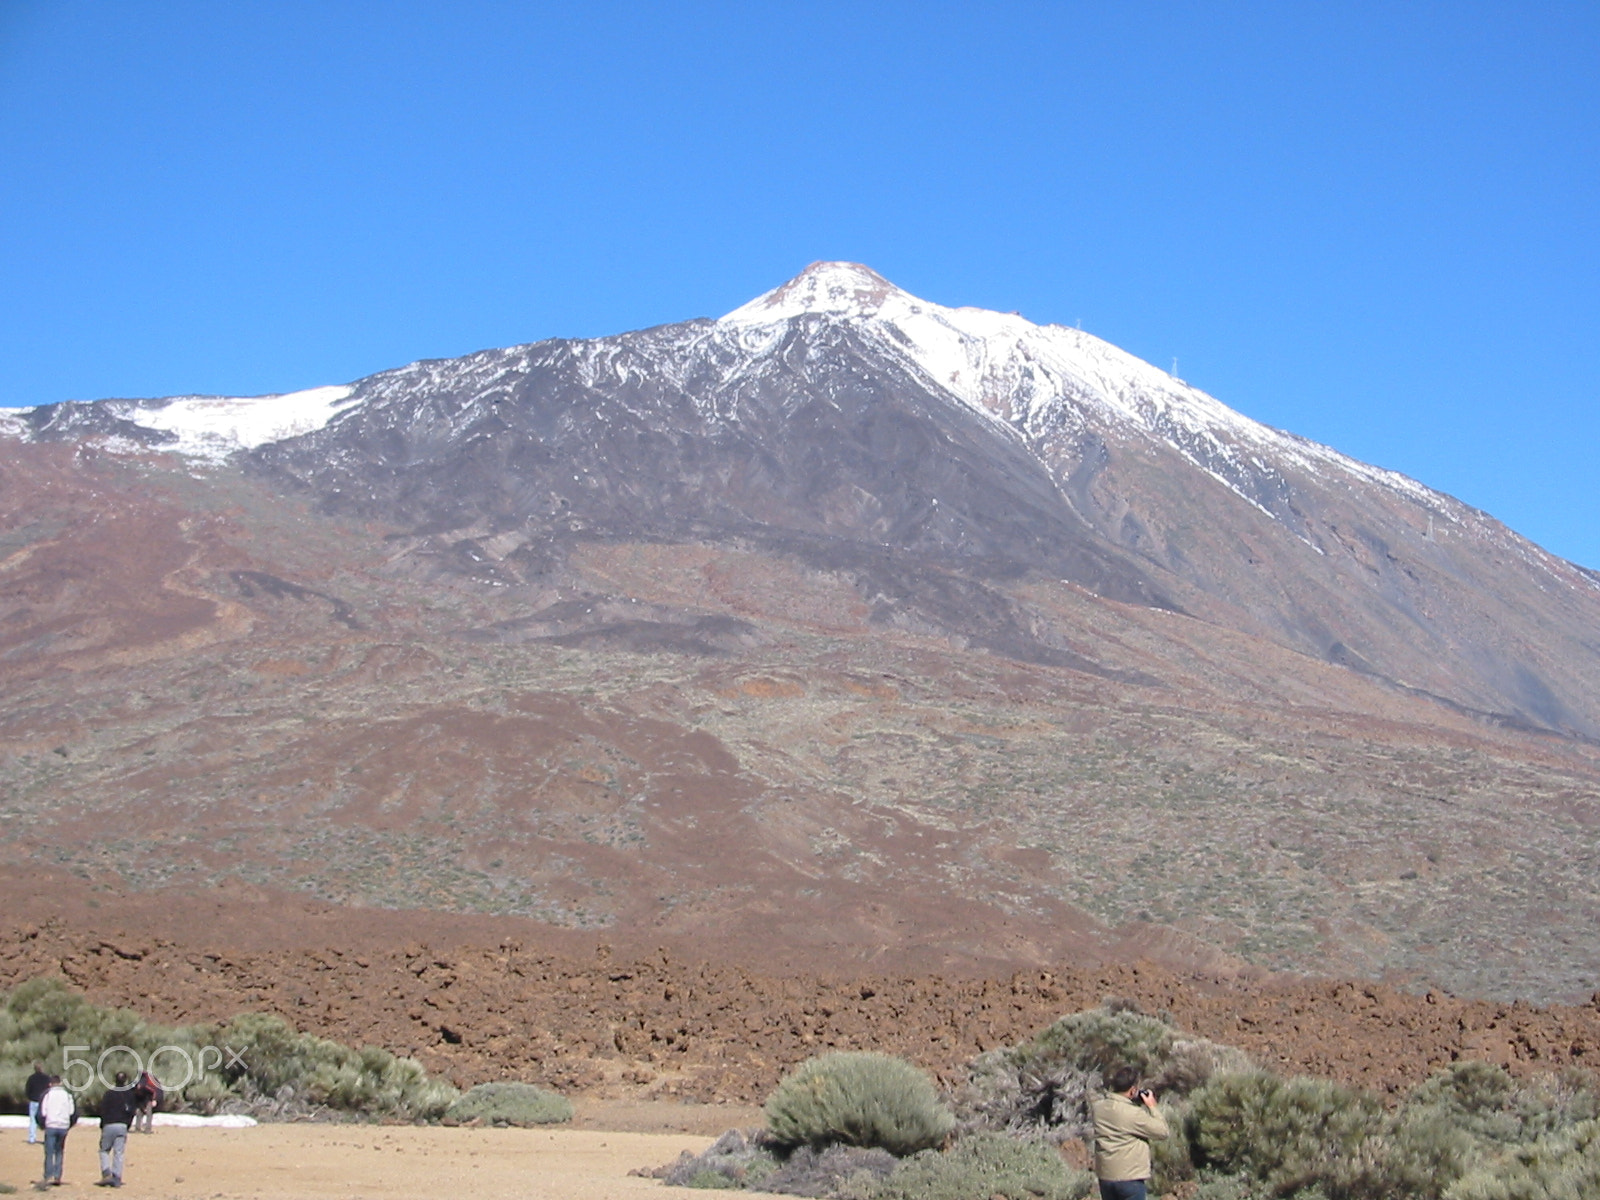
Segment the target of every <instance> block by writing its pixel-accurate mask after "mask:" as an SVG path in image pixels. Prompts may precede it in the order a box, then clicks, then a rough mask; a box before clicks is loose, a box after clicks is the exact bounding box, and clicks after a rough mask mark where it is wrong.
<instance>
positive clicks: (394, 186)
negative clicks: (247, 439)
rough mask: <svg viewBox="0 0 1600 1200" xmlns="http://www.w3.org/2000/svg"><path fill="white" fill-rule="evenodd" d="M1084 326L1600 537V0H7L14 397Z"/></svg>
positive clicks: (3, 209) (1595, 553)
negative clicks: (819, 300) (905, 295)
mask: <svg viewBox="0 0 1600 1200" xmlns="http://www.w3.org/2000/svg"><path fill="white" fill-rule="evenodd" d="M820 258H843V259H853V260H857V261H861V262H865V263H868V264H869V265H871V266H872V267H874V268H876V269H877V270H878V271H880V272H882V273H883V274H884V275H887V276H888V277H889V278H890V279H892V280H893V281H895V282H896V283H898V284H900V285H901V286H902V287H904V288H906V289H908V290H909V291H912V292H915V293H917V294H918V295H921V296H924V297H926V298H928V299H930V300H934V301H938V302H941V303H945V304H977V305H983V306H985V307H990V308H997V309H1003V310H1012V309H1015V310H1019V311H1021V312H1022V313H1023V314H1024V315H1026V316H1028V317H1030V318H1032V319H1034V320H1036V321H1041V322H1042V321H1060V322H1064V323H1072V322H1076V321H1079V320H1081V321H1082V322H1083V326H1084V328H1085V329H1088V330H1090V331H1092V332H1094V333H1097V334H1099V335H1101V336H1102V337H1105V338H1107V339H1109V340H1110V341H1112V342H1115V343H1117V344H1118V345H1121V346H1123V347H1125V348H1127V349H1129V350H1131V351H1133V352H1135V353H1137V354H1139V355H1141V356H1143V357H1145V358H1147V359H1149V360H1151V361H1152V362H1155V363H1157V364H1158V365H1161V366H1163V367H1167V366H1170V364H1171V360H1172V359H1173V358H1174V357H1176V358H1177V359H1178V360H1179V373H1180V374H1181V375H1182V376H1183V377H1184V378H1186V379H1188V380H1189V381H1190V382H1191V383H1195V384H1197V385H1199V386H1201V387H1203V388H1205V389H1206V390H1208V391H1210V392H1211V393H1212V394H1214V395H1216V396H1217V397H1218V398H1220V399H1221V400H1223V401H1224V402H1225V403H1227V404H1230V405H1232V406H1233V407H1235V408H1237V409H1240V410H1241V411H1243V412H1245V413H1248V414H1249V415H1251V416H1253V417H1256V418H1258V419H1260V420H1263V421H1267V422H1269V423H1270V424H1273V425H1277V426H1281V427H1283V428H1287V429H1291V430H1293V431H1295V432H1297V433H1302V434H1305V435H1307V436H1309V437H1313V438H1316V439H1318V440H1320V441H1325V442H1328V443H1330V444H1332V445H1334V446H1336V447H1338V448H1339V449H1341V450H1344V451H1346V452H1347V453H1350V454H1354V455H1355V456H1357V457H1359V458H1363V459H1366V460H1368V461H1370V462H1375V463H1378V464H1381V465H1383V466H1387V467H1393V468H1396V469H1398V470H1402V471H1405V472H1406V473H1408V474H1410V475H1414V476H1416V477H1417V478H1419V479H1421V480H1423V481H1424V482H1426V483H1428V484H1431V485H1433V486H1435V487H1439V488H1442V489H1443V490H1445V491H1448V492H1451V493H1453V494H1455V495H1457V496H1459V497H1461V498H1462V499H1464V500H1466V501H1467V502H1469V503H1472V504H1475V505H1477V506H1479V507H1481V508H1485V509H1487V510H1489V511H1490V512H1492V513H1494V514H1495V515H1496V516H1498V517H1500V518H1501V519H1502V520H1504V521H1506V522H1507V523H1508V524H1510V525H1511V526H1512V527H1513V528H1515V529H1517V530H1519V531H1520V532H1522V533H1525V534H1527V535H1528V536H1530V537H1532V538H1534V539H1535V540H1537V541H1539V542H1541V543H1543V544H1544V545H1546V546H1548V547H1549V548H1551V549H1552V550H1554V551H1555V552H1557V553H1559V554H1563V555H1565V556H1567V557H1570V558H1573V559H1575V560H1577V561H1579V562H1582V563H1585V564H1586V565H1590V566H1595V567H1600V489H1597V488H1596V486H1595V484H1594V483H1593V481H1592V475H1591V468H1592V460H1593V458H1594V451H1595V446H1596V441H1597V434H1600V406H1597V398H1600V397H1597V394H1596V392H1597V389H1596V383H1595V380H1596V368H1597V365H1600V364H1597V351H1600V4H1596V3H1595V2H1594V0H1587V2H1584V3H1571V4H1545V3H1538V2H1536V0H1535V2H1524V3H1517V4H1494V5H1487V4H1475V3H1471V2H1470V0H1460V2H1455V3H1440V4H1430V3H1395V2H1394V0H1388V2H1386V3H1382V4H1359V3H1331V2H1330V3H1295V2H1293V0H1279V2H1276V3H1260V4H1228V3H1168V4H1140V3H1116V4H1106V3H1094V4H1079V3H1070V2H1065V0H1063V2H1059V3H1013V2H1007V0H990V2H987V3H983V4H978V3H969V4H945V3H938V2H933V0H915V2H908V3H872V2H870V0H857V2H855V3H832V2H830V0H822V2H813V3H807V4H792V3H785V4H778V3H762V2H760V0H741V2H737V3H718V2H712V3H705V2H700V3H681V4H668V3H634V4H617V3H606V2H604V0H601V2H594V0H588V2H585V3H563V4H559V5H558V4H537V3H506V4H497V3H472V2H471V0H457V2H455V3H437V4H433V3H411V2H406V0H388V2H384V3H378V2H373V3H365V4H356V3H340V2H339V0H317V2H315V3H296V2H294V0H272V2H256V3H252V2H248V0H230V2H229V3H221V2H219V0H203V2H198V3H186V2H184V0H164V2H162V3H142V2H140V0H106V2H101V3H83V2H79V0H0V404H12V405H23V404H39V403H45V402H49V401H55V400H64V399H69V398H95V397H101V396H113V395H118V396H132V395H167V394H173V393H183V392H214V393H223V394H232V395H242V394H254V393H263V392H278V391H288V390H293V389H296V388H302V387H307V386H311V385H314V384H321V383H336V382H345V381H348V380H351V379H355V378H358V377H360V376H362V375H365V374H368V373H370V372H373V371H376V370H380V369H382V368H385V367H390V366H397V365H400V364H402V363H405V362H408V361H411V360H413V359H417V358H424V357H437V356H444V355H455V354H462V353H465V352H467V351H471V350H474V349H478V348H481V347H485V346H498V345H510V344H513V343H517V342H525V341H533V340H537V339H539V338H544V337H551V336H590V335H597V334H605V333H614V332H619V331H622V330H626V329H634V328H639V327H642V326H646V325H652V324H658V323H662V322H667V321H674V320H679V319H682V318H686V317H692V316H716V315H719V314H721V313H722V312H725V311H727V310H728V309H731V308H733V307H735V306H737V305H738V304H741V303H743V302H744V301H745V300H747V299H749V298H751V297H752V296H754V295H756V294H758V293H760V292H762V291H764V290H766V289H767V288H769V287H772V286H774V285H776V284H777V283H779V282H781V281H782V280H784V279H786V278H788V277H789V276H791V275H794V274H795V273H797V272H798V271H799V270H800V269H801V268H803V267H804V266H805V265H806V264H807V263H808V262H810V261H812V260H814V259H820Z"/></svg>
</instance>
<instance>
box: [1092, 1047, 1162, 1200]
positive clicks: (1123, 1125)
mask: <svg viewBox="0 0 1600 1200" xmlns="http://www.w3.org/2000/svg"><path fill="white" fill-rule="evenodd" d="M1089 1111H1090V1113H1091V1114H1092V1115H1093V1116H1094V1173H1095V1175H1097V1176H1098V1177H1099V1179H1100V1197H1101V1200H1145V1195H1146V1191H1145V1188H1146V1185H1147V1183H1148V1181H1149V1179H1150V1173H1151V1172H1150V1142H1151V1139H1155V1140H1156V1141H1160V1140H1162V1139H1164V1138H1165V1137H1166V1136H1167V1121H1166V1118H1165V1117H1163V1116H1162V1115H1161V1114H1160V1112H1158V1111H1157V1110H1156V1096H1155V1093H1154V1092H1152V1091H1151V1090H1150V1089H1149V1088H1142V1087H1140V1086H1139V1073H1138V1072H1137V1071H1135V1070H1134V1069H1133V1068H1132V1067H1118V1068H1117V1069H1116V1071H1114V1072H1113V1073H1112V1075H1111V1083H1110V1086H1109V1087H1108V1089H1107V1091H1106V1094H1105V1095H1104V1096H1101V1097H1100V1099H1098V1100H1096V1101H1095V1102H1094V1103H1093V1104H1092V1105H1090V1106H1089Z"/></svg>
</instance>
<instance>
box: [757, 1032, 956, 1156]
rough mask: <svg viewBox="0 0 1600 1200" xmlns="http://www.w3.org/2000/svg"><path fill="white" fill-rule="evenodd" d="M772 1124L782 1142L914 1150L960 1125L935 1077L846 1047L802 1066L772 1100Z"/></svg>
mask: <svg viewBox="0 0 1600 1200" xmlns="http://www.w3.org/2000/svg"><path fill="white" fill-rule="evenodd" d="M766 1112H767V1127H768V1128H769V1129H770V1130H771V1131H772V1135H773V1137H774V1138H775V1139H776V1141H777V1142H778V1143H779V1144H780V1145H782V1146H789V1147H796V1146H810V1147H811V1148H813V1149H821V1148H823V1147H825V1146H829V1145H832V1144H834V1143H844V1144H845V1145H850V1146H868V1147H870V1146H878V1147H881V1148H883V1149H885V1150H887V1151H889V1152H890V1153H891V1154H897V1155H905V1154H914V1153H915V1152H917V1151H918V1150H926V1149H928V1148H929V1147H931V1146H937V1145H938V1144H939V1143H940V1142H942V1141H943V1140H944V1138H945V1135H947V1134H948V1133H949V1132H950V1130H951V1129H952V1127H953V1126H954V1124H955V1119H954V1118H953V1117H952V1116H951V1115H950V1113H949V1111H948V1110H946V1109H945V1107H944V1106H943V1105H942V1104H940V1103H939V1097H938V1094H937V1093H936V1092H935V1091H934V1087H933V1082H932V1080H930V1079H929V1078H928V1077H927V1075H925V1074H923V1073H922V1072H921V1071H919V1070H918V1069H917V1068H916V1067H913V1066H912V1065H911V1064H910V1063H908V1062H904V1061H903V1060H901V1059H898V1058H891V1057H890V1056H889V1055H887V1054H870V1053H857V1052H841V1053H837V1054H826V1055H823V1056H822V1057H821V1058H813V1059H810V1060H809V1061H807V1062H804V1063H802V1064H801V1065H800V1066H799V1067H798V1068H796V1069H795V1070H794V1071H793V1072H791V1073H790V1074H789V1075H787V1076H786V1077H785V1078H784V1079H783V1080H782V1081H781V1082H780V1083H779V1084H778V1086H777V1089H776V1090H775V1091H774V1092H773V1093H772V1096H771V1097H770V1098H769V1099H768V1100H767V1105H766Z"/></svg>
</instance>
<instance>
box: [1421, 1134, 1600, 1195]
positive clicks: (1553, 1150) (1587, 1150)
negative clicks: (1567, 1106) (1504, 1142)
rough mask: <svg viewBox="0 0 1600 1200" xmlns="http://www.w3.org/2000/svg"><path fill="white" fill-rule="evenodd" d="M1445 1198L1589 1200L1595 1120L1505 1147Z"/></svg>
mask: <svg viewBox="0 0 1600 1200" xmlns="http://www.w3.org/2000/svg"><path fill="white" fill-rule="evenodd" d="M1444 1195H1445V1200H1593V1197H1595V1196H1600V1121H1584V1122H1582V1123H1580V1124H1577V1125H1574V1126H1572V1127H1570V1128H1568V1129H1564V1130H1562V1131H1561V1132H1559V1133H1555V1134H1550V1135H1548V1136H1546V1137H1542V1138H1539V1139H1538V1140H1537V1141H1534V1142H1531V1143H1527V1144H1525V1145H1521V1146H1516V1147H1513V1148H1512V1149H1510V1150H1508V1151H1505V1152H1504V1153H1503V1154H1502V1155H1501V1156H1500V1157H1499V1158H1498V1159H1497V1160H1496V1161H1494V1162H1493V1163H1491V1164H1490V1165H1488V1166H1485V1167H1482V1168H1480V1169H1478V1170H1475V1171H1472V1172H1469V1173H1468V1174H1467V1175H1465V1176H1463V1177H1462V1178H1461V1179H1460V1180H1458V1181H1457V1182H1456V1183H1455V1184H1454V1185H1453V1186H1451V1187H1450V1188H1449V1189H1448V1190H1447V1191H1446V1192H1445V1193H1444Z"/></svg>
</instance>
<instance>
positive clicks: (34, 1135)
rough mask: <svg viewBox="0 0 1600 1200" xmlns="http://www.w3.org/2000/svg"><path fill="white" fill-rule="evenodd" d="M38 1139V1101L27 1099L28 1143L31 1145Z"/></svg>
mask: <svg viewBox="0 0 1600 1200" xmlns="http://www.w3.org/2000/svg"><path fill="white" fill-rule="evenodd" d="M38 1140H39V1102H38V1101H37V1100H29V1101H28V1145H30V1146H31V1145H33V1144H34V1143H35V1142H37V1141H38Z"/></svg>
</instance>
